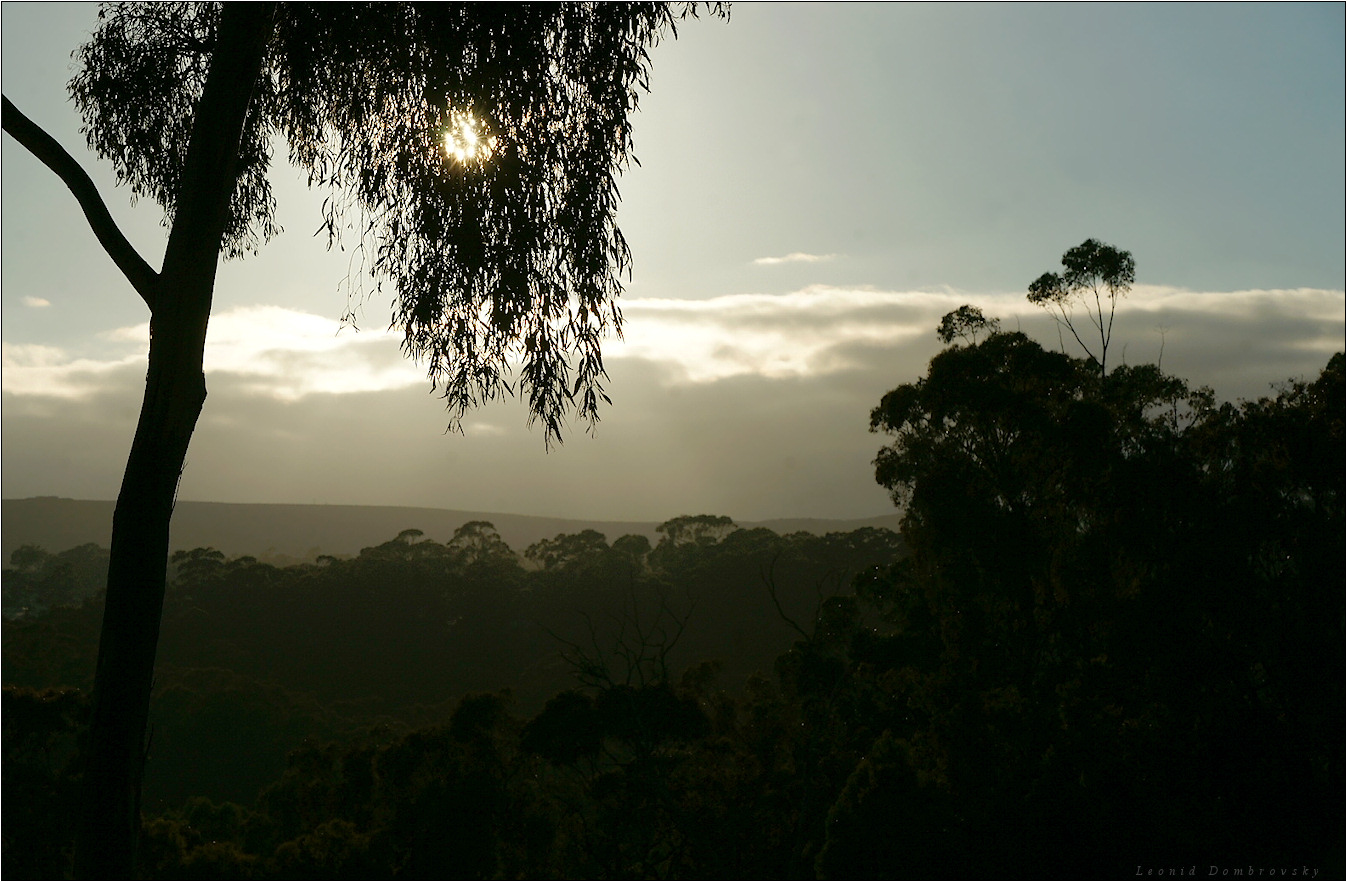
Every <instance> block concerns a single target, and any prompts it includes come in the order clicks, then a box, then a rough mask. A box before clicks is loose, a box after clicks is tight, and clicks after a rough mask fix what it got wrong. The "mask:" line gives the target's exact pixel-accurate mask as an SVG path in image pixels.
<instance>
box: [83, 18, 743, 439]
mask: <svg viewBox="0 0 1347 882" xmlns="http://www.w3.org/2000/svg"><path fill="white" fill-rule="evenodd" d="M711 10H712V12H713V13H714V14H717V15H721V14H725V13H724V10H723V9H722V8H721V7H720V6H718V5H716V6H713V7H711ZM695 13H696V9H695V7H694V6H682V7H678V8H675V7H671V6H669V5H667V4H663V3H636V4H580V3H563V4H536V5H535V4H453V3H426V4H403V3H372V4H363V3H352V4H305V3H294V4H290V3H287V4H281V5H280V6H279V8H278V11H277V13H276V18H275V23H274V32H273V35H272V39H271V41H270V44H269V47H268V52H267V56H266V60H265V62H264V66H263V70H262V74H261V76H260V78H259V79H258V81H257V82H256V84H255V87H254V95H253V100H252V103H251V105H250V110H249V115H248V120H247V124H246V126H245V129H244V133H243V138H242V142H241V144H240V148H239V150H240V173H239V178H238V183H237V186H236V188H235V192H234V198H233V202H232V205H231V208H230V218H229V222H228V225H227V228H226V235H225V241H224V253H225V254H226V255H227V256H240V255H242V254H244V253H247V252H250V251H255V250H256V249H257V248H258V247H259V246H260V245H261V244H263V243H265V242H266V241H267V240H268V239H270V238H271V237H272V236H274V235H275V234H276V233H277V232H279V230H278V228H277V227H276V225H275V222H274V216H275V208H276V205H275V199H274V196H273V194H272V191H271V188H270V185H269V184H268V182H267V172H268V169H269V166H270V164H271V160H272V158H273V157H272V153H273V150H274V149H275V148H276V147H277V146H278V143H279V142H280V141H284V142H285V144H286V145H287V146H288V150H289V158H290V161H291V162H292V163H294V164H296V165H298V166H299V167H300V168H302V169H304V170H305V171H306V172H307V174H308V178H309V182H310V184H311V186H315V187H320V188H323V189H324V190H327V191H329V193H330V195H329V196H328V199H327V201H326V203H325V208H324V217H323V219H322V226H321V227H320V230H324V231H326V234H327V235H328V237H329V243H330V244H332V245H338V244H342V243H344V242H349V243H350V244H352V245H353V247H355V248H356V249H357V252H358V255H359V257H360V268H361V269H362V270H364V271H365V273H367V274H368V276H369V277H370V278H372V279H373V280H374V282H375V284H376V286H382V285H383V284H385V283H386V284H388V285H389V286H390V287H391V288H392V289H393V294H394V298H395V299H394V307H393V324H394V325H396V326H398V327H400V328H402V329H403V330H404V332H405V338H404V349H405V350H406V352H407V354H409V355H411V356H414V357H416V358H418V359H422V360H424V362H425V363H426V365H427V370H428V374H429V377H430V379H431V381H432V384H433V385H434V386H435V387H436V388H437V389H439V390H440V391H441V392H442V394H443V396H444V398H445V399H446V401H447V404H448V407H449V410H450V413H451V424H452V425H455V426H457V425H458V423H459V420H460V419H461V417H462V415H463V414H464V412H465V411H466V410H467V409H468V408H470V407H471V406H473V405H474V404H477V403H480V402H481V401H484V400H491V399H494V398H496V397H497V396H499V395H501V394H504V393H507V392H513V391H514V389H513V385H512V381H511V379H510V378H511V375H512V362H513V361H514V360H518V361H519V362H520V365H519V368H518V371H519V373H518V378H517V382H518V388H519V392H520V395H521V397H525V396H526V397H527V399H528V402H529V409H530V414H531V416H532V417H536V418H538V419H541V421H542V422H543V425H544V426H545V428H546V436H547V438H548V439H549V440H556V439H559V438H560V431H561V428H562V425H563V421H564V419H565V417H566V416H567V414H569V413H571V412H573V411H574V412H576V413H578V414H579V416H580V417H581V418H583V419H586V420H591V421H592V420H594V419H597V417H598V404H599V401H600V400H601V399H604V398H605V395H604V391H603V381H604V379H605V376H606V375H605V373H604V367H603V361H602V357H601V353H600V346H599V344H600V340H601V338H602V337H603V336H604V335H605V334H607V333H608V332H610V331H611V332H614V333H620V332H621V325H622V316H621V312H620V310H619V309H618V306H617V303H616V300H617V297H618V295H619V294H620V292H621V287H622V276H623V275H624V274H627V273H628V272H629V269H630V263H631V255H630V252H629V251H628V249H627V245H626V243H625V241H624V240H623V237H622V234H621V232H620V231H619V229H618V227H617V224H616V221H615V214H616V209H617V203H618V189H617V178H618V175H619V174H620V172H621V171H622V169H623V168H624V167H625V166H626V165H627V164H628V162H630V161H631V159H632V152H631V151H632V128H631V119H630V117H631V114H632V113H633V112H634V111H635V109H636V106H637V101H638V98H639V95H640V92H641V91H642V90H643V89H645V88H646V87H647V86H648V84H649V61H650V58H649V54H648V53H649V49H650V47H652V46H653V45H655V44H656V43H657V42H658V41H659V40H660V38H661V36H663V35H665V34H668V33H672V32H673V31H674V28H675V24H676V22H677V21H678V20H679V19H681V18H683V17H686V16H688V15H692V14H695ZM218 22H219V8H218V5H217V4H193V3H188V4H153V5H151V4H138V3H116V4H108V5H107V6H105V7H104V8H103V9H102V10H101V11H100V26H99V28H98V30H97V31H96V32H95V34H94V36H93V39H92V40H91V41H90V42H89V43H88V44H87V45H86V46H84V47H83V48H82V49H81V50H80V51H79V52H78V53H77V60H78V61H79V63H80V68H79V71H78V73H77V74H76V76H75V77H74V79H73V80H72V81H71V84H70V85H71V92H72V94H73V95H74V98H75V102H76V105H77V106H78V108H79V110H80V112H81V114H82V115H83V117H84V132H85V134H86V136H87V138H88V141H89V145H90V146H91V147H92V148H93V149H94V150H95V151H96V152H97V153H98V154H99V155H100V156H102V157H104V158H106V159H108V160H110V161H111V162H112V163H113V166H114V168H115V170H116V172H117V174H118V177H119V178H120V179H121V180H122V181H123V182H125V183H127V184H129V185H130V187H131V189H132V191H133V192H134V193H136V194H137V195H141V196H148V197H150V198H153V199H154V200H155V201H156V202H158V203H159V204H160V205H161V206H163V208H164V211H165V216H166V219H167V220H166V222H171V219H172V218H173V216H174V211H175V207H176V206H175V201H176V199H177V196H178V191H179V183H180V176H181V173H182V169H183V160H184V157H185V155H186V151H187V142H188V138H189V136H190V133H191V125H192V117H193V110H194V108H195V106H196V101H197V99H198V97H199V96H200V94H201V90H202V86H203V84H204V81H205V77H206V74H207V72H208V69H209V62H210V59H211V53H212V50H213V47H214V43H215V39H216V31H217V26H218ZM464 131H471V133H472V135H471V137H474V138H476V139H477V145H478V147H479V148H480V150H479V151H476V152H473V153H471V154H470V155H466V156H461V157H460V158H455V157H453V156H451V155H450V154H449V152H448V151H447V149H446V141H445V139H446V136H447V135H449V134H451V133H452V132H459V133H462V132H464ZM354 284H359V283H358V282H355V283H354ZM360 291H361V292H362V293H363V288H362V289H360Z"/></svg>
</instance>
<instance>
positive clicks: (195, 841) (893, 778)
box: [2, 313, 1345, 878]
mask: <svg viewBox="0 0 1347 882" xmlns="http://www.w3.org/2000/svg"><path fill="white" fill-rule="evenodd" d="M971 315H972V314H971V313H968V314H959V315H956V314H951V316H952V317H953V318H952V319H951V321H952V322H953V324H951V326H950V327H949V328H945V327H944V326H943V325H942V337H943V338H944V339H945V340H946V342H948V343H951V345H950V346H949V347H948V348H946V349H945V350H944V351H943V352H941V353H940V354H939V355H937V356H936V357H935V358H934V359H933V360H932V362H931V365H930V370H929V372H928V374H927V376H925V377H923V378H921V379H920V380H918V381H916V382H915V383H911V384H906V385H903V386H900V387H898V388H896V389H894V390H893V391H892V392H890V393H889V394H888V395H886V396H885V397H884V399H883V401H882V402H881V404H880V406H879V407H877V408H876V409H875V411H874V413H873V414H872V426H873V428H874V429H875V430H876V431H877V432H881V433H884V434H885V435H886V436H887V437H888V439H889V443H888V444H887V446H885V447H884V448H883V449H882V450H881V451H880V454H879V456H878V458H877V459H876V461H875V465H876V477H877V479H878V481H879V482H880V484H882V485H883V486H885V487H887V488H888V489H890V490H891V491H892V493H893V495H894V499H895V501H896V502H898V503H899V504H901V505H902V506H903V507H904V512H905V515H904V521H903V537H902V539H901V540H900V539H899V538H898V537H897V536H896V535H895V534H892V533H887V532H886V531H879V530H862V531H857V532H854V533H850V534H833V535H829V536H826V537H815V536H811V535H806V534H794V535H790V536H778V535H776V534H774V533H771V532H770V531H767V530H751V531H749V530H737V529H736V528H735V527H734V525H733V524H732V523H730V522H729V521H728V519H725V518H715V517H706V516H703V517H696V518H679V519H676V520H674V521H670V522H669V523H667V524H665V525H663V526H662V527H661V535H662V537H663V538H662V539H661V541H660V542H659V543H658V544H656V545H654V546H653V547H652V546H651V544H650V543H649V541H648V540H646V539H644V538H642V537H635V536H627V537H622V538H619V539H617V540H615V541H613V542H612V543H609V542H608V541H607V540H606V538H605V537H603V536H601V535H600V534H598V533H594V532H584V533H579V534H574V535H563V536H558V537H557V538H556V539H553V540H548V541H544V542H540V543H538V544H536V545H534V546H532V547H531V548H529V549H527V550H526V552H525V553H524V554H523V555H522V557H521V556H519V555H516V554H515V552H514V551H513V550H511V549H510V548H509V547H508V546H506V545H505V544H504V543H503V542H502V541H501V540H500V538H499V536H497V535H496V533H495V531H494V530H493V529H492V528H491V526H490V525H489V524H485V523H481V522H478V523H470V524H467V525H465V526H464V527H463V528H461V529H460V530H459V531H458V533H457V534H456V535H455V537H454V538H453V539H452V540H451V541H449V542H447V543H436V542H431V541H426V540H424V539H423V537H421V536H420V535H419V534H418V533H417V532H416V531H406V532H404V533H403V534H401V535H399V536H398V537H396V538H394V539H392V540H390V541H388V542H385V543H383V544H382V545H378V546H375V547H371V548H367V549H365V550H364V551H362V552H361V554H360V555H359V556H358V557H355V558H352V559H348V560H337V559H332V558H324V559H320V560H319V561H317V562H316V563H313V564H306V565H303V566H292V567H285V568H278V567H274V566H268V565H266V564H263V563H260V562H258V561H256V560H254V559H252V558H246V557H245V558H237V559H232V560H230V559H225V558H224V556H223V555H221V554H219V553H218V552H214V551H212V550H210V549H197V550H195V551H192V552H186V553H179V554H178V555H176V556H175V557H174V560H173V564H172V572H171V588H170V592H169V596H168V602H167V608H166V611H165V617H164V630H163V636H162V648H161V651H160V664H159V669H158V670H159V674H158V679H157V682H156V689H155V705H154V708H155V709H154V716H153V733H152V741H151V747H150V756H151V759H150V763H149V770H148V779H147V783H146V797H145V803H144V816H145V826H144V831H145V832H144V838H143V861H144V872H145V874H146V875H147V876H149V877H158V878H207V877H211V878H233V877H240V878H244V877H258V878H260V877H268V878H379V877H389V878H392V877H397V878H490V877H507V878H511V877H525V878H558V877H567V878H668V877H679V878H813V877H823V878H893V877H927V878H950V877H993V878H997V877H1052V876H1063V877H1065V876H1070V877H1083V878H1094V877H1116V876H1122V875H1128V876H1131V875H1134V874H1135V872H1136V867H1137V866H1143V867H1164V868H1178V867H1182V868H1185V869H1186V868H1189V867H1196V868H1197V869H1198V873H1199V874H1205V873H1206V868H1207V867H1208V866H1210V865H1213V864H1219V865H1223V866H1245V867H1250V866H1251V867H1254V868H1259V867H1286V868H1289V867H1297V868H1300V867H1311V868H1315V869H1318V870H1319V875H1320V876H1330V877H1331V876H1333V875H1338V876H1340V875H1341V874H1342V873H1343V824H1344V814H1343V796H1344V793H1343V775H1344V768H1343V752H1342V747H1343V734H1344V728H1343V724H1344V703H1343V695H1344V662H1343V645H1344V644H1343V613H1344V553H1345V549H1344V521H1343V507H1342V502H1343V483H1344V454H1343V450H1344V436H1343V426H1344V382H1343V356H1342V355H1341V354H1339V355H1336V356H1334V357H1333V359H1332V360H1330V362H1329V363H1328V365H1327V367H1326V368H1325V369H1324V370H1323V372H1322V373H1321V374H1320V376H1319V377H1317V378H1315V379H1313V380H1306V381H1297V382H1290V383H1288V384H1286V385H1284V386H1283V387H1281V388H1280V390H1279V391H1278V392H1277V393H1276V394H1275V395H1273V396H1270V397H1268V398H1265V399H1261V400H1259V401H1254V402H1244V403H1241V404H1220V405H1218V404H1217V403H1216V400H1215V398H1214V396H1213V395H1212V393H1211V392H1210V390H1206V389H1192V388H1190V387H1189V386H1188V385H1187V384H1186V383H1184V382H1183V381H1182V380H1180V379H1177V378H1174V377H1170V376H1167V375H1165V374H1164V373H1163V372H1162V371H1160V370H1159V369H1158V368H1157V367H1154V366H1149V365H1143V366H1137V367H1132V366H1127V365H1123V366H1118V367H1114V368H1113V369H1112V370H1111V371H1109V372H1107V373H1105V372H1104V371H1103V370H1102V369H1101V367H1100V364H1099V363H1096V362H1094V361H1093V360H1081V359H1073V358H1071V357H1068V356H1066V355H1064V354H1061V353H1054V352H1049V351H1046V350H1044V349H1043V348H1041V347H1040V346H1039V345H1038V344H1036V343H1034V342H1033V341H1031V340H1029V339H1028V338H1026V337H1024V336H1023V335H1022V334H1018V333H1001V332H999V330H998V329H997V328H996V326H995V324H994V323H992V322H986V321H983V320H982V319H981V317H980V314H979V315H977V316H973V317H972V318H970V316H971ZM974 319H975V320H974ZM954 324H958V327H955V326H954ZM956 338H960V339H962V340H963V341H964V342H963V343H954V342H953V341H954V340H955V339H956ZM979 338H982V339H979ZM89 554H92V552H90V553H89ZM58 558H60V556H59V555H58V556H52V555H45V554H43V553H40V552H38V551H37V550H34V549H26V550H25V551H24V554H23V555H22V556H19V555H16V559H15V560H14V561H13V563H14V569H13V570H6V571H5V579H6V598H7V601H6V602H7V608H8V607H9V598H10V597H11V593H10V589H9V584H10V580H15V582H14V584H15V585H16V589H15V590H16V591H18V589H19V588H22V591H23V592H24V593H23V595H22V597H23V599H24V606H26V607H27V609H28V610H29V612H28V613H27V614H25V615H23V616H21V617H19V618H15V619H11V620H9V621H7V622H6V623H5V626H4V627H5V632H4V647H3V649H4V677H5V683H6V691H5V707H4V735H5V757H4V760H5V779H4V787H5V792H4V800H3V804H4V840H5V841H4V850H3V852H2V854H3V860H4V874H5V875H6V876H7V877H11V876H12V877H39V876H59V875H61V874H62V873H63V872H66V871H67V867H68V861H69V847H70V845H69V843H70V832H71V831H70V828H69V820H68V819H69V817H70V808H69V807H70V805H71V803H70V800H71V798H72V794H73V789H72V788H73V782H74V776H75V774H76V769H77V768H78V765H77V763H78V753H79V737H80V736H79V733H80V725H81V720H82V718H83V717H82V714H83V713H84V710H85V699H84V695H83V693H82V692H81V691H79V690H81V689H83V688H87V686H88V685H89V681H88V678H89V676H90V674H91V672H92V669H93V657H94V652H95V643H96V635H97V624H98V604H97V599H96V598H94V599H93V600H91V601H88V602H85V603H83V604H75V603H74V602H75V601H76V600H78V598H79V597H80V593H81V591H82V590H83V589H80V588H76V587H70V588H65V587H62V586H61V585H59V584H57V583H58V582H59V581H60V580H59V579H51V578H47V576H45V575H44V573H46V572H47V570H49V569H50V570H52V571H53V572H54V571H55V570H54V568H55V567H56V566H57V563H56V561H57V560H58ZM81 559H82V558H81ZM70 571H71V572H72V573H75V572H77V571H79V568H78V567H74V568H71V569H70ZM72 578H73V576H72ZM43 586H45V587H43ZM14 596H15V597H16V598H17V597H18V596H19V595H18V594H15V595H14ZM16 602H17V601H16ZM72 604H74V605H72Z"/></svg>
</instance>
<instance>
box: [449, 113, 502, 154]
mask: <svg viewBox="0 0 1347 882" xmlns="http://www.w3.org/2000/svg"><path fill="white" fill-rule="evenodd" d="M495 149H496V136H495V135H492V134H490V133H489V132H488V131H487V130H486V127H485V126H484V125H483V124H482V123H481V122H479V121H478V120H477V119H476V118H475V117H474V116H473V115H472V114H470V113H466V112H463V111H459V110H455V111H453V112H452V113H451V114H450V117H449V127H448V128H447V129H446V130H445V132H444V152H445V154H446V155H447V156H448V157H449V158H450V159H453V160H454V161H456V162H458V163H459V164H461V165H467V164H468V163H470V162H478V163H481V162H486V160H488V159H490V158H491V154H492V153H493V152H494V151H495Z"/></svg>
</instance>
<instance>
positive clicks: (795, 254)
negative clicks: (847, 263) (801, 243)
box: [753, 251, 837, 266]
mask: <svg viewBox="0 0 1347 882" xmlns="http://www.w3.org/2000/svg"><path fill="white" fill-rule="evenodd" d="M835 257H837V255H836V254H806V253H804V252H803V251H792V252H791V253H790V254H787V255H786V256H784V257H759V258H756V259H755V260H754V261H753V263H754V264H755V265H757V266H776V265H777V264H779V263H823V262H825V261H829V260H832V259H833V258H835Z"/></svg>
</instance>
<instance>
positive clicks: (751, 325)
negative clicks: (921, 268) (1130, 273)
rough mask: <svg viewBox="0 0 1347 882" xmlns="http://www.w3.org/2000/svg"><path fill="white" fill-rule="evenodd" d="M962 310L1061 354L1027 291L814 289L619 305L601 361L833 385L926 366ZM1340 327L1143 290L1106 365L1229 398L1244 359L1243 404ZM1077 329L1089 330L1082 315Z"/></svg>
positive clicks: (1212, 298) (1275, 297)
mask: <svg viewBox="0 0 1347 882" xmlns="http://www.w3.org/2000/svg"><path fill="white" fill-rule="evenodd" d="M965 303H968V304H972V305H975V306H978V307H980V308H981V309H982V310H983V311H984V312H985V313H986V314H987V315H988V316H989V317H990V316H994V317H998V318H1000V319H1001V322H1002V327H1003V328H1004V329H1006V330H1023V331H1024V332H1025V333H1027V334H1029V335H1030V336H1031V337H1033V338H1034V339H1036V340H1039V341H1040V342H1041V343H1043V345H1045V346H1053V347H1055V346H1056V345H1058V343H1059V335H1058V332H1057V327H1056V325H1055V324H1054V323H1053V320H1052V317H1051V316H1050V315H1049V314H1048V313H1047V312H1046V311H1044V310H1042V309H1039V308H1036V307H1034V306H1032V305H1030V304H1029V303H1028V302H1027V301H1026V299H1025V295H1024V293H1023V292H1012V293H1004V292H1002V293H991V294H985V293H983V294H980V293H973V292H962V291H956V290H951V289H944V290H938V291H882V290H877V289H874V288H865V287H858V288H842V287H833V286H825V285H815V286H810V287H807V288H804V289H801V290H799V291H795V292H792V293H788V294H780V295H771V294H737V295H729V296H724V297H715V298H710V299H706V300H669V299H662V300H656V299H647V300H630V301H624V303H623V313H624V316H625V329H624V334H625V339H624V340H623V341H620V342H618V341H614V342H611V343H608V344H606V345H605V355H606V356H607V357H608V358H609V359H612V360H614V362H615V363H620V361H621V360H623V359H641V360H645V361H649V362H654V363H657V364H659V365H661V366H662V367H663V368H664V370H665V378H666V383H671V384H689V383H690V384H699V383H710V382H718V381H723V380H726V379H729V378H732V377H739V376H745V375H753V376H759V377H765V378H768V379H787V378H800V377H818V376H828V375H836V374H839V373H843V372H847V371H857V370H867V369H869V368H870V366H871V365H872V363H874V361H875V359H879V360H881V361H889V362H891V361H892V358H891V357H890V356H885V355H884V353H885V352H890V353H891V352H893V351H897V350H902V351H903V354H904V361H905V362H906V361H908V360H909V359H910V358H915V359H916V362H917V364H918V365H922V364H924V362H925V359H927V358H929V357H930V356H931V355H934V354H935V352H936V351H937V350H938V349H939V343H938V341H937V340H936V336H935V328H936V326H937V324H938V323H939V321H940V317H941V316H942V315H944V314H945V313H947V312H949V311H950V310H953V309H955V308H957V307H958V306H961V305H963V304H965ZM1343 318H1344V295H1343V292H1341V291H1326V290H1320V289H1293V290H1264V291H1234V292H1195V291H1187V290H1183V289H1179V288H1172V287H1160V286H1138V287H1137V288H1135V289H1134V290H1133V291H1132V293H1131V295H1130V296H1129V297H1128V298H1126V299H1124V300H1122V301H1120V302H1119V304H1118V315H1117V324H1116V327H1115V330H1114V337H1113V348H1111V350H1110V354H1111V355H1112V354H1113V353H1115V352H1116V353H1118V356H1119V357H1123V358H1130V360H1131V361H1132V362H1133V363H1136V362H1139V361H1154V360H1155V359H1156V358H1157V357H1158V356H1159V353H1160V346H1161V344H1162V342H1163V343H1165V344H1166V345H1167V348H1166V349H1165V353H1164V357H1165V359H1166V360H1165V362H1164V365H1165V367H1166V368H1167V369H1170V370H1178V369H1179V368H1180V367H1182V368H1183V369H1186V370H1189V371H1191V372H1192V373H1191V375H1190V374H1185V373H1182V372H1180V375H1181V376H1189V377H1190V379H1193V380H1194V381H1195V382H1202V383H1210V384H1212V385H1215V386H1216V387H1217V391H1218V392H1224V391H1225V386H1226V383H1225V382H1223V380H1222V377H1221V375H1220V372H1214V371H1212V370H1211V368H1213V367H1215V366H1217V365H1220V366H1221V369H1222V371H1228V370H1230V369H1231V368H1232V367H1234V366H1233V365H1231V364H1230V362H1229V359H1228V358H1223V357H1221V356H1220V353H1221V352H1223V351H1225V352H1239V353H1240V356H1239V371H1238V376H1235V377H1233V378H1234V379H1235V380H1236V382H1235V383H1233V384H1231V385H1232V386H1233V387H1234V388H1233V389H1232V391H1231V392H1230V393H1229V394H1230V395H1231V396H1232V397H1233V396H1237V395H1246V394H1249V393H1250V389H1251V388H1252V387H1251V385H1250V383H1251V382H1252V381H1253V380H1254V378H1255V377H1258V376H1261V374H1260V373H1259V372H1260V371H1262V372H1264V373H1265V374H1266V379H1267V380H1275V379H1284V378H1285V376H1286V375H1285V374H1284V373H1283V370H1284V368H1283V365H1286V364H1289V363H1291V362H1292V361H1294V359H1289V358H1288V354H1289V353H1292V352H1296V351H1299V352H1300V353H1301V354H1300V356H1299V357H1300V359H1301V360H1304V361H1305V362H1306V363H1307V364H1309V365H1310V367H1309V368H1306V369H1317V367H1322V365H1323V362H1324V361H1326V360H1327V357H1328V355H1329V354H1330V353H1332V352H1333V351H1336V350H1337V349H1340V348H1342V336H1343V328H1344V321H1343ZM1079 321H1080V322H1085V321H1086V319H1085V318H1084V316H1080V317H1079ZM1068 344H1070V345H1068ZM1061 345H1062V346H1063V347H1064V348H1065V349H1066V351H1068V352H1072V353H1073V354H1076V355H1080V354H1081V353H1080V352H1077V351H1075V350H1073V349H1072V346H1073V345H1074V344H1072V343H1071V340H1070V336H1069V335H1066V338H1065V340H1062V341H1061ZM1110 360H1111V361H1112V360H1113V359H1112V358H1111V359H1110ZM1314 362H1317V365H1315V364H1313V363H1314ZM895 379H899V378H895ZM906 379H915V377H911V378H906ZM1258 383H1263V380H1258ZM1264 385H1265V384H1264ZM1260 388H1261V387H1260Z"/></svg>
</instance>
